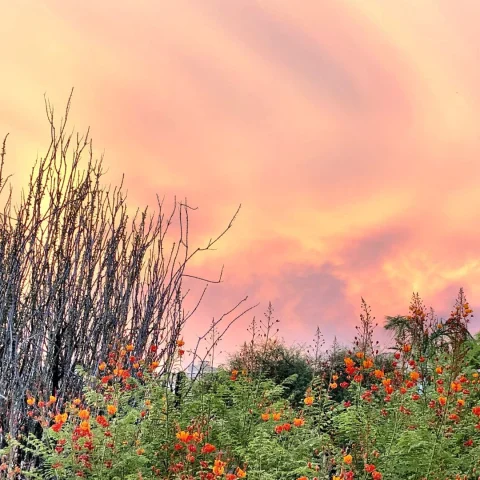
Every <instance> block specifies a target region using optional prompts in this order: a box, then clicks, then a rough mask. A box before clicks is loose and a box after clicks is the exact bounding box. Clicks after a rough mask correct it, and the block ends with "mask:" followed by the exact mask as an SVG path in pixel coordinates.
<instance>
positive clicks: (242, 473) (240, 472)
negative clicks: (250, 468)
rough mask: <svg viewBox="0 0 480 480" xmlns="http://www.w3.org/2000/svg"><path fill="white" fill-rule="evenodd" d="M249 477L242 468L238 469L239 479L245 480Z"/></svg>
mask: <svg viewBox="0 0 480 480" xmlns="http://www.w3.org/2000/svg"><path fill="white" fill-rule="evenodd" d="M246 476H247V472H246V471H245V470H242V469H241V468H240V467H237V477H238V478H245V477H246Z"/></svg>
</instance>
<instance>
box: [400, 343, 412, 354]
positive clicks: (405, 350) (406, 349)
mask: <svg viewBox="0 0 480 480" xmlns="http://www.w3.org/2000/svg"><path fill="white" fill-rule="evenodd" d="M402 350H403V351H404V352H405V353H408V352H410V351H411V350H412V346H411V345H409V344H408V343H406V344H405V345H404V346H403V347H402Z"/></svg>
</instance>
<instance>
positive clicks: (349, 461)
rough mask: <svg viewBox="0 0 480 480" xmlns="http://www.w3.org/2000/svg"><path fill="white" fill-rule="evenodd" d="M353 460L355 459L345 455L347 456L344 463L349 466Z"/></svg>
mask: <svg viewBox="0 0 480 480" xmlns="http://www.w3.org/2000/svg"><path fill="white" fill-rule="evenodd" d="M352 460H353V457H352V456H351V455H350V454H348V455H345V456H344V457H343V461H344V463H346V464H347V465H350V464H351V463H352Z"/></svg>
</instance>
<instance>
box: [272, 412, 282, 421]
mask: <svg viewBox="0 0 480 480" xmlns="http://www.w3.org/2000/svg"><path fill="white" fill-rule="evenodd" d="M272 418H273V419H274V420H275V421H277V420H280V418H282V414H281V413H274V414H273V415H272Z"/></svg>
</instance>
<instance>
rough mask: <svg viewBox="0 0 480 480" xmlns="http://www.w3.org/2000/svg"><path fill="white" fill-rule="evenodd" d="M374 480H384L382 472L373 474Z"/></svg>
mask: <svg viewBox="0 0 480 480" xmlns="http://www.w3.org/2000/svg"><path fill="white" fill-rule="evenodd" d="M372 479H373V480H382V474H381V473H380V472H377V471H375V472H373V473H372Z"/></svg>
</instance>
